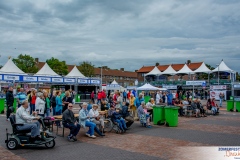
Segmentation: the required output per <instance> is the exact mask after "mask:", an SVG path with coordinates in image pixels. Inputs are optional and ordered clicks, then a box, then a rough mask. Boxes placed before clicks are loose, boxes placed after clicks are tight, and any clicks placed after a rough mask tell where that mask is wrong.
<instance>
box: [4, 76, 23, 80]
mask: <svg viewBox="0 0 240 160" xmlns="http://www.w3.org/2000/svg"><path fill="white" fill-rule="evenodd" d="M19 79H20V78H19V76H11V75H4V80H10V81H13V80H15V81H19Z"/></svg>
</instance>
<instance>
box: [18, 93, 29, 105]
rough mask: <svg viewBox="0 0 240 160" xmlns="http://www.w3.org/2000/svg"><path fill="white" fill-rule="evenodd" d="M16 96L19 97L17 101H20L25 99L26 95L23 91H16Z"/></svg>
mask: <svg viewBox="0 0 240 160" xmlns="http://www.w3.org/2000/svg"><path fill="white" fill-rule="evenodd" d="M17 98H18V99H19V102H20V103H22V102H23V101H24V100H26V99H27V95H26V94H25V93H24V92H18V94H17Z"/></svg>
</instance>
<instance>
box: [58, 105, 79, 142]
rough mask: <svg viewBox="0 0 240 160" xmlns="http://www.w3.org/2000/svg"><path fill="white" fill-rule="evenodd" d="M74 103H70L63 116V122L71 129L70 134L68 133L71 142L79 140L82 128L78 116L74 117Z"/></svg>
mask: <svg viewBox="0 0 240 160" xmlns="http://www.w3.org/2000/svg"><path fill="white" fill-rule="evenodd" d="M72 108H73V104H72V103H68V109H66V110H65V111H64V112H63V116H62V124H63V126H64V127H65V128H69V129H70V134H69V135H68V140H69V141H70V142H74V141H77V138H76V136H77V134H78V132H79V130H80V127H81V126H80V125H79V124H78V122H77V120H76V118H75V117H74V114H73V111H72Z"/></svg>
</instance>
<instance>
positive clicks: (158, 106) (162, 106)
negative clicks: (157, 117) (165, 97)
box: [153, 105, 165, 107]
mask: <svg viewBox="0 0 240 160" xmlns="http://www.w3.org/2000/svg"><path fill="white" fill-rule="evenodd" d="M153 107H165V106H164V105H155V106H153Z"/></svg>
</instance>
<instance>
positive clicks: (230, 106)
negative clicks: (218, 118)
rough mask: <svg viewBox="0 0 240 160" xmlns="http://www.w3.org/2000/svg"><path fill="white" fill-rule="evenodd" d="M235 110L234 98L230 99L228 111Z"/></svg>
mask: <svg viewBox="0 0 240 160" xmlns="http://www.w3.org/2000/svg"><path fill="white" fill-rule="evenodd" d="M233 110H234V100H228V101H227V111H233Z"/></svg>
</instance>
